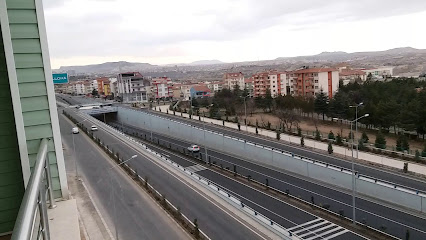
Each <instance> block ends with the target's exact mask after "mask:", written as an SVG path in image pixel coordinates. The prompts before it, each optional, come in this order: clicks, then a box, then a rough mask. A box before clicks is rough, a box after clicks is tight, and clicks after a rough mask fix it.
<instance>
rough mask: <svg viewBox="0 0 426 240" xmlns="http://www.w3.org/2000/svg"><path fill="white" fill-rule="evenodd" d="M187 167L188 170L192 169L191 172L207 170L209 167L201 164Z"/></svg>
mask: <svg viewBox="0 0 426 240" xmlns="http://www.w3.org/2000/svg"><path fill="white" fill-rule="evenodd" d="M185 169H186V170H188V171H190V172H193V173H195V172H199V171H203V170H206V169H207V168H206V167H204V166H201V165H199V164H196V165H192V166H190V167H186V168H185Z"/></svg>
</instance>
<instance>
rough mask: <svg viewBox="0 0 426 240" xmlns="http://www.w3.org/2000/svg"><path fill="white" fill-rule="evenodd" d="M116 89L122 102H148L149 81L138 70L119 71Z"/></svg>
mask: <svg viewBox="0 0 426 240" xmlns="http://www.w3.org/2000/svg"><path fill="white" fill-rule="evenodd" d="M117 89H118V95H119V96H120V97H121V99H122V101H123V102H126V103H133V102H148V100H149V94H150V92H151V81H150V79H148V78H144V77H143V76H142V74H140V73H139V72H127V73H120V74H118V76H117Z"/></svg>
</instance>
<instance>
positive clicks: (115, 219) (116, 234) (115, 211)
mask: <svg viewBox="0 0 426 240" xmlns="http://www.w3.org/2000/svg"><path fill="white" fill-rule="evenodd" d="M137 156H138V155H133V156H132V157H130V158H129V159H127V160H126V161H123V162H121V163H119V164H117V165H115V166H112V167H110V168H109V171H111V173H110V174H109V177H110V185H111V190H110V199H111V201H112V203H113V204H114V228H115V239H116V240H118V228H117V207H116V206H115V201H114V194H113V190H114V188H113V187H112V169H114V168H115V167H118V166H120V165H122V164H124V163H126V162H128V161H130V160H132V159H134V158H136V157H137ZM119 185H120V184H119Z"/></svg>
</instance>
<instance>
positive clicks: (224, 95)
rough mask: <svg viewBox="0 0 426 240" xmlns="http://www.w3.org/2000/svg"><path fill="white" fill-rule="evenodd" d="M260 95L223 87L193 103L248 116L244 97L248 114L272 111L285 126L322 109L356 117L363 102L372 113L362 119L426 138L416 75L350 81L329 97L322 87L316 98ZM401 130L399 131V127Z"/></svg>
mask: <svg viewBox="0 0 426 240" xmlns="http://www.w3.org/2000/svg"><path fill="white" fill-rule="evenodd" d="M266 92H267V95H266V96H264V97H258V98H246V97H245V96H247V95H248V93H249V92H248V90H247V89H244V90H240V89H239V87H238V86H237V87H236V88H235V90H229V89H223V90H222V91H220V92H218V93H216V94H215V96H214V97H213V98H203V99H198V100H197V99H194V100H193V106H194V107H195V108H198V107H208V108H209V115H210V117H217V118H220V117H224V116H238V117H240V119H241V116H244V110H245V106H244V100H246V109H247V114H249V115H252V114H253V113H254V112H256V110H263V112H265V113H272V114H274V115H276V116H277V117H278V118H279V119H280V125H281V128H287V129H289V128H292V127H297V126H298V122H299V119H300V116H301V115H302V114H305V115H306V116H312V117H313V116H314V113H318V114H320V115H322V116H323V118H325V116H328V117H332V118H339V119H348V120H352V119H354V117H355V109H354V108H350V107H349V106H350V105H355V104H358V103H361V102H363V103H364V104H363V107H362V108H360V109H359V116H361V115H363V114H365V113H369V114H370V116H369V117H368V118H364V119H362V120H361V121H360V122H362V123H364V124H367V125H368V126H370V127H375V128H379V129H381V130H382V131H383V132H388V131H389V129H390V128H394V129H395V130H397V128H399V129H403V130H405V131H415V132H417V134H418V135H420V136H422V137H423V138H424V135H425V134H426V107H424V106H425V105H426V82H420V81H417V80H416V79H412V78H398V79H393V80H392V81H389V82H379V81H374V82H371V81H367V82H365V83H364V84H362V85H361V84H358V83H356V82H355V83H350V84H348V85H346V86H342V85H341V86H340V87H339V91H338V92H337V93H336V94H335V95H334V96H333V98H331V99H329V98H328V96H327V95H326V94H325V93H324V92H323V91H322V90H321V91H320V92H319V93H318V94H317V95H316V97H315V98H302V97H293V96H278V97H276V98H272V96H271V95H270V91H266ZM395 132H398V131H395Z"/></svg>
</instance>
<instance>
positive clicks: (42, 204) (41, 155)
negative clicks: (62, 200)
mask: <svg viewBox="0 0 426 240" xmlns="http://www.w3.org/2000/svg"><path fill="white" fill-rule="evenodd" d="M49 140H50V139H46V138H44V139H42V140H41V143H40V147H39V149H38V153H37V159H36V162H35V166H34V168H33V171H32V173H31V177H30V179H29V181H28V185H27V187H26V190H25V193H24V197H23V199H22V202H21V206H20V208H19V212H18V217H17V219H16V222H15V227H14V228H13V233H12V238H11V239H12V240H30V239H43V240H50V231H49V220H48V217H47V201H46V194H47V193H48V197H49V208H55V207H56V205H55V199H54V197H53V189H52V178H51V173H50V167H49V161H48V157H47V145H48V143H49ZM46 185H47V188H46ZM37 213H38V214H39V216H37ZM38 217H39V221H38Z"/></svg>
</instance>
